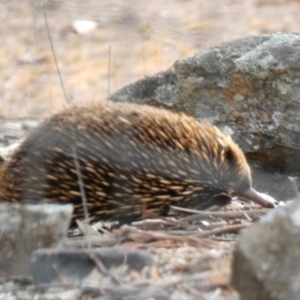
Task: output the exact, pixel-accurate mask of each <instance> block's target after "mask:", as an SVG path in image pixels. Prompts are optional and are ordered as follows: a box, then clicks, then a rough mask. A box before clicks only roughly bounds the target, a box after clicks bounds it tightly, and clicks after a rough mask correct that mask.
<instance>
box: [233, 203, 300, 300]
mask: <svg viewBox="0 0 300 300" xmlns="http://www.w3.org/2000/svg"><path fill="white" fill-rule="evenodd" d="M232 283H233V285H234V287H235V288H236V289H237V290H238V291H239V293H240V296H241V300H261V299H264V300H286V299H289V300H298V299H299V295H300V202H299V200H298V202H294V203H290V204H289V205H287V206H286V207H280V208H278V209H276V210H273V211H271V212H270V213H269V214H268V215H266V216H264V217H263V218H262V219H261V221H260V222H259V223H257V224H255V225H254V226H251V227H250V228H248V229H246V230H243V231H242V232H241V233H240V237H239V241H238V243H237V249H236V251H235V254H234V259H233V270H232Z"/></svg>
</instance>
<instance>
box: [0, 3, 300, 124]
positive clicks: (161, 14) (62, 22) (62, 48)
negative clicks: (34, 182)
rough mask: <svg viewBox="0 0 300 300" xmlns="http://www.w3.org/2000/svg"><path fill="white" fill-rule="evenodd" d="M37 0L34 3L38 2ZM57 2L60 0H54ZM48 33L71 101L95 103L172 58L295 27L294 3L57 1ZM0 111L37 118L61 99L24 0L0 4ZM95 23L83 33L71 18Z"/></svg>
mask: <svg viewBox="0 0 300 300" xmlns="http://www.w3.org/2000/svg"><path fill="white" fill-rule="evenodd" d="M36 2H39V1H38V0H36ZM56 2H59V1H58V0H57V1H56ZM60 2H61V3H60V4H59V5H58V6H57V8H56V9H53V10H48V11H47V15H48V19H49V26H50V31H51V34H52V37H53V42H54V47H55V49H56V54H57V59H58V61H59V66H60V69H61V73H62V76H63V79H64V84H65V88H66V90H67V92H68V95H69V98H70V101H72V102H82V101H99V100H101V99H104V98H105V97H106V96H107V94H108V56H109V46H110V47H111V69H110V75H109V77H110V91H111V92H114V91H116V90H117V89H119V88H121V87H123V86H124V85H127V84H129V83H132V82H134V81H136V80H138V79H140V78H143V77H144V76H147V75H151V74H154V73H156V72H159V71H162V70H165V69H167V68H169V67H170V66H172V64H173V63H174V62H175V61H176V60H177V59H182V58H185V57H188V56H190V55H192V54H193V53H195V52H197V51H199V50H201V49H204V48H207V47H209V46H213V45H217V44H218V43H221V42H224V41H229V40H232V39H236V38H240V37H244V36H246V35H253V34H254V35H255V34H261V33H271V32H275V31H299V29H300V25H299V20H298V18H299V17H298V3H297V1H279V0H277V1H267V0H265V1H263V0H260V1H258V0H245V1H235V0H227V1H224V0H215V1H203V0H167V1H163V2H162V1H159V0H152V1H137V0H136V1H134V0H131V1H129V0H127V1H125V0H112V1H108V0H102V1H100V2H99V1H95V0H89V1H84V2H82V1H80V0H76V1H71V2H70V1H60ZM0 5H1V16H2V17H3V19H4V20H5V22H4V23H3V24H2V30H1V31H0V38H1V41H2V47H1V50H0V66H1V70H2V72H1V74H0V85H1V89H0V93H1V94H0V96H1V98H0V99H1V100H0V105H1V111H0V116H6V117H10V118H11V117H13V118H15V117H28V116H31V117H35V118H40V117H42V116H44V115H47V114H50V113H52V112H53V111H55V110H58V109H61V108H63V107H64V106H65V105H66V103H65V99H64V96H63V92H62V90H61V87H60V84H59V79H58V75H57V73H56V70H55V66H54V63H53V57H52V53H51V48H50V45H49V40H48V37H47V34H46V29H45V22H44V19H43V14H42V13H41V12H40V11H38V10H36V9H35V8H34V7H33V6H32V5H31V4H30V2H29V1H4V0H2V1H1V2H0ZM78 19H88V20H96V21H98V22H99V27H98V28H97V29H96V30H94V31H92V32H90V33H88V34H85V35H78V34H76V33H74V32H72V31H71V30H70V27H69V26H70V25H71V24H72V22H73V21H74V20H78Z"/></svg>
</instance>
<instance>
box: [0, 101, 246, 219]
mask: <svg viewBox="0 0 300 300" xmlns="http://www.w3.org/2000/svg"><path fill="white" fill-rule="evenodd" d="M74 154H75V155H76V156H78V159H79V162H80V168H81V171H82V174H83V182H84V185H85V189H86V192H87V197H88V205H89V211H90V212H91V214H92V215H93V217H94V219H120V218H122V217H124V216H127V214H128V215H130V218H129V219H131V217H132V218H133V219H135V218H137V217H138V216H139V215H140V213H141V205H146V207H147V209H150V210H152V212H154V213H158V214H165V213H166V211H167V208H168V206H169V205H170V204H172V203H173V204H176V205H180V206H196V205H197V203H201V202H203V201H204V202H205V201H208V200H209V199H210V198H211V196H212V195H214V194H217V193H222V192H226V193H227V194H232V193H233V192H240V191H243V190H246V189H249V188H250V186H251V175H250V169H249V166H248V164H247V162H246V159H245V157H244V154H243V152H242V151H241V149H240V148H239V147H238V146H237V145H236V144H235V143H234V142H233V141H232V139H231V137H229V136H228V135H226V134H224V133H222V132H221V131H220V130H219V129H217V128H216V127H215V126H213V125H211V124H209V123H199V122H197V121H196V120H195V119H193V118H191V117H188V116H186V115H184V114H180V113H174V112H170V111H167V110H164V109H158V108H154V107H149V106H146V105H138V104H129V103H112V102H105V103H100V104H93V105H87V106H77V107H72V108H69V109H66V110H65V111H63V112H61V113H58V114H56V115H54V116H52V117H51V118H49V119H48V120H46V121H45V122H44V123H42V124H41V125H40V126H39V127H38V128H36V129H35V130H34V131H33V132H32V133H31V134H30V135H29V136H28V138H27V139H26V140H25V141H24V142H23V143H22V144H21V146H20V147H19V149H18V150H17V151H16V152H15V153H14V154H13V155H12V157H11V159H10V160H8V161H7V162H5V163H4V164H3V166H2V168H1V170H0V199H3V200H8V201H26V202H40V201H42V202H59V203H70V202H71V203H74V204H75V214H74V217H80V218H81V217H82V214H83V211H82V206H81V195H80V192H79V185H78V179H77V172H76V168H75V165H74ZM125 219H126V218H125ZM126 220H127V219H126Z"/></svg>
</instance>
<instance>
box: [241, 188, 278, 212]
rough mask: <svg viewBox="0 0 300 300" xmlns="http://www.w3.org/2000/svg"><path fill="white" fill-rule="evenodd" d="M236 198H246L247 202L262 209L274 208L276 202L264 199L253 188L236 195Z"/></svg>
mask: <svg viewBox="0 0 300 300" xmlns="http://www.w3.org/2000/svg"><path fill="white" fill-rule="evenodd" d="M237 196H241V197H244V198H246V199H247V200H250V201H253V202H255V203H256V204H258V205H261V206H262V207H266V208H273V207H276V204H278V203H277V201H276V200H273V201H272V200H271V199H272V198H271V197H268V198H271V199H270V200H269V199H266V197H264V196H263V195H262V194H260V193H259V192H258V191H256V190H255V189H253V188H250V189H249V190H247V191H245V192H242V193H239V194H237Z"/></svg>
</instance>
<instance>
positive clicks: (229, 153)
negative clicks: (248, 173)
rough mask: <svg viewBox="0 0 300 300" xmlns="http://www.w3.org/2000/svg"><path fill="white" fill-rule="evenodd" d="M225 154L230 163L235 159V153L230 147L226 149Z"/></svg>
mask: <svg viewBox="0 0 300 300" xmlns="http://www.w3.org/2000/svg"><path fill="white" fill-rule="evenodd" d="M224 156H225V159H226V160H227V161H228V162H230V163H233V162H234V161H235V156H234V153H233V151H232V149H231V148H230V147H228V148H227V149H226V150H225V153H224Z"/></svg>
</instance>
